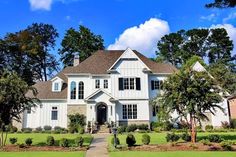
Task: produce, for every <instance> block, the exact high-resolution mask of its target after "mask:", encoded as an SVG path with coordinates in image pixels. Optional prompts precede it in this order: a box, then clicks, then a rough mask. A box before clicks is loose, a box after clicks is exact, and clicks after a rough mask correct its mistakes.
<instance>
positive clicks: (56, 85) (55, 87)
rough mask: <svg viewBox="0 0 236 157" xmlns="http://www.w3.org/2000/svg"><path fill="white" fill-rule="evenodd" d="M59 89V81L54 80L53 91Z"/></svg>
mask: <svg viewBox="0 0 236 157" xmlns="http://www.w3.org/2000/svg"><path fill="white" fill-rule="evenodd" d="M58 90H59V83H58V82H56V83H54V91H58Z"/></svg>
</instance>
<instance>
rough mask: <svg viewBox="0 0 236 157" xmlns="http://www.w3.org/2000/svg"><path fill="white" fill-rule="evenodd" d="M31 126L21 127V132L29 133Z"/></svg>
mask: <svg viewBox="0 0 236 157" xmlns="http://www.w3.org/2000/svg"><path fill="white" fill-rule="evenodd" d="M32 130H33V129H32V128H23V129H21V131H22V132H23V133H31V132H32Z"/></svg>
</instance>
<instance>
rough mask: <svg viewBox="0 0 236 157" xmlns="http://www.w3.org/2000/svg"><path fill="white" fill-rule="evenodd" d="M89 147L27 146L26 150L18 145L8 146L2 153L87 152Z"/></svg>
mask: <svg viewBox="0 0 236 157" xmlns="http://www.w3.org/2000/svg"><path fill="white" fill-rule="evenodd" d="M87 149H88V147H87V146H84V147H81V148H80V147H59V146H25V147H24V148H19V146H17V145H7V146H5V147H4V148H3V149H2V150H1V151H4V152H25V151H60V152H69V151H86V150H87Z"/></svg>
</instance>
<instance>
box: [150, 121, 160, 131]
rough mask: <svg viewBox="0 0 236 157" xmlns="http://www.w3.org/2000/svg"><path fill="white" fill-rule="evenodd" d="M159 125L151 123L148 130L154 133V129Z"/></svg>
mask: <svg viewBox="0 0 236 157" xmlns="http://www.w3.org/2000/svg"><path fill="white" fill-rule="evenodd" d="M159 126H160V125H159V124H158V122H151V124H150V128H151V130H152V131H154V128H157V127H159Z"/></svg>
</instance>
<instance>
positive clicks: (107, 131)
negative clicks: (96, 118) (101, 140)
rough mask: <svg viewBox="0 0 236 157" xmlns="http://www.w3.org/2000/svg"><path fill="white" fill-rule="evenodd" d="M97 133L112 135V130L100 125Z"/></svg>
mask: <svg viewBox="0 0 236 157" xmlns="http://www.w3.org/2000/svg"><path fill="white" fill-rule="evenodd" d="M97 133H110V129H109V128H108V127H107V126H106V125H99V126H98V132H97Z"/></svg>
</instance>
